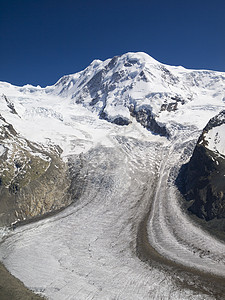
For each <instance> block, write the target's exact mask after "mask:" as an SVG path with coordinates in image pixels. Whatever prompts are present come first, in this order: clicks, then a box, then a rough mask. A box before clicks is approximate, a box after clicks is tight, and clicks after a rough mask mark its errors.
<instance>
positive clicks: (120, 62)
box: [46, 53, 225, 127]
mask: <svg viewBox="0 0 225 300" xmlns="http://www.w3.org/2000/svg"><path fill="white" fill-rule="evenodd" d="M46 92H47V93H53V94H56V95H60V96H62V97H69V98H70V99H71V101H72V102H73V103H78V104H81V105H83V106H84V107H86V108H88V109H89V110H91V111H95V112H97V113H98V114H99V115H100V116H102V114H103V113H104V117H105V118H106V119H108V120H109V121H114V120H115V119H117V118H119V117H120V118H123V119H125V120H127V122H129V121H130V110H131V109H133V108H134V109H135V110H136V111H139V110H141V109H143V108H144V109H148V110H150V111H151V113H152V114H153V115H154V116H155V118H156V119H157V121H158V123H159V124H161V125H162V124H164V125H165V124H167V125H168V123H174V122H176V121H178V122H179V123H181V124H184V125H186V124H190V123H193V121H194V123H195V124H196V125H197V126H198V125H200V126H201V127H202V126H204V124H203V123H202V121H201V120H200V118H199V111H201V113H202V111H203V110H205V111H206V110H208V111H211V112H212V113H213V114H216V113H218V112H219V111H218V110H217V109H218V107H217V106H220V108H219V109H221V106H223V104H224V96H225V75H224V74H223V73H220V72H213V71H195V70H186V69H184V68H182V67H171V66H167V65H164V64H161V63H159V62H157V61H156V60H154V59H153V58H151V57H150V56H148V55H147V54H145V53H127V54H124V55H122V56H118V57H114V58H113V59H108V60H106V61H104V62H100V61H94V62H93V63H92V64H91V65H90V66H89V67H88V68H86V69H85V70H84V71H82V72H80V73H77V74H74V75H69V76H64V77H63V78H61V79H60V80H59V81H58V82H57V83H56V84H55V85H54V86H52V87H48V88H46ZM190 110H191V118H190ZM187 111H188V113H187ZM213 114H212V115H211V116H209V118H210V117H212V116H213ZM174 119H176V121H174Z"/></svg>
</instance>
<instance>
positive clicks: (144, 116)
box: [130, 107, 169, 137]
mask: <svg viewBox="0 0 225 300" xmlns="http://www.w3.org/2000/svg"><path fill="white" fill-rule="evenodd" d="M130 112H131V115H132V116H133V117H135V118H136V120H137V122H139V123H141V125H142V126H144V127H145V128H146V129H148V130H150V131H151V132H153V133H155V134H159V135H163V136H166V137H169V132H168V131H167V129H166V127H165V126H160V125H159V124H158V123H157V122H156V120H155V118H154V116H153V115H152V112H151V111H150V109H147V108H143V109H140V110H138V111H136V110H135V109H134V108H133V107H131V108H130Z"/></svg>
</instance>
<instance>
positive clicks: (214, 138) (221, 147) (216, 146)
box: [205, 124, 225, 155]
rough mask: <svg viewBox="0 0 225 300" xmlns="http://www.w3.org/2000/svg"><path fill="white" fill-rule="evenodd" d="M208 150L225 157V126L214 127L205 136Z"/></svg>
mask: <svg viewBox="0 0 225 300" xmlns="http://www.w3.org/2000/svg"><path fill="white" fill-rule="evenodd" d="M205 139H206V140H207V142H208V144H207V146H206V147H207V148H208V149H209V150H212V151H215V152H217V153H220V154H222V155H225V124H222V125H220V126H218V127H214V128H212V129H211V130H209V132H208V133H207V134H206V135H205Z"/></svg>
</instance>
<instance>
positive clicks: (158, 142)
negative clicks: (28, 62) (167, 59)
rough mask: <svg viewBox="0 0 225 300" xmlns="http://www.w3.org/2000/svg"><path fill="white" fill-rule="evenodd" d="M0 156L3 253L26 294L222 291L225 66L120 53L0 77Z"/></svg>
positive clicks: (192, 295) (57, 297) (195, 295)
mask: <svg viewBox="0 0 225 300" xmlns="http://www.w3.org/2000/svg"><path fill="white" fill-rule="evenodd" d="M0 162H1V165H0V238H1V243H0V260H1V262H2V263H3V264H4V265H5V267H6V268H7V269H8V271H9V272H10V273H11V274H12V275H13V276H15V277H16V278H18V279H19V280H20V281H21V282H22V283H23V284H24V285H25V286H26V287H27V288H29V289H30V290H32V291H33V292H34V293H36V294H39V295H40V296H44V297H46V298H47V299H54V300H61V299H74V300H83V299H85V300H86V299H96V300H101V299H102V300H105V299H109V300H113V299H118V300H119V299H120V300H126V299H127V300H131V299H134V300H138V299H140V300H144V299H151V300H152V299H224V298H225V243H224V241H225V238H224V237H225V222H224V220H225V73H222V72H215V71H206V70H187V69H185V68H183V67H181V66H178V67H174V66H168V65H165V64H162V63H159V62H157V61H156V60H154V59H153V58H152V57H150V56H149V55H147V54H145V53H127V54H124V55H122V56H116V57H114V58H112V59H108V60H106V61H100V60H94V61H93V62H92V63H91V64H90V65H89V66H88V67H87V68H86V69H85V70H83V71H81V72H79V73H76V74H72V75H66V76H64V77H62V78H61V79H59V81H58V82H56V84H54V85H53V86H47V87H45V88H42V87H39V86H37V87H34V86H31V85H25V86H23V87H18V86H13V85H11V84H9V83H6V82H0ZM0 272H2V271H1V270H0ZM1 276H3V275H1ZM1 276H0V277H1ZM11 278H14V277H11ZM14 279H15V278H14ZM14 279H9V280H14ZM0 286H1V289H0V295H1V291H3V292H4V289H5V285H4V284H2V285H1V282H0ZM21 286H22V284H21ZM23 288H24V289H25V287H24V286H23ZM21 289H22V288H21ZM4 293H5V292H4ZM14 297H15V299H21V296H20V298H19V296H18V294H16V293H15V294H14ZM34 297H38V296H37V295H34ZM9 299H12V297H11V298H10V297H9ZM24 299H25V298H24ZM35 299H36V298H35Z"/></svg>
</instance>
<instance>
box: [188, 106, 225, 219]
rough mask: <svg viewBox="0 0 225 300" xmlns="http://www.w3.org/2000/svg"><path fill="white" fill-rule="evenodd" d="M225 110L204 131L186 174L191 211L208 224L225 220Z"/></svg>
mask: <svg viewBox="0 0 225 300" xmlns="http://www.w3.org/2000/svg"><path fill="white" fill-rule="evenodd" d="M224 127H225V111H222V112H221V113H220V114H219V115H217V116H216V117H214V118H212V119H211V120H210V121H209V123H208V124H207V125H206V127H205V128H204V130H203V132H202V134H201V136H200V138H199V140H198V142H197V145H196V147H195V149H194V152H193V155H192V157H191V159H190V161H189V163H188V164H187V168H186V172H185V187H184V193H185V196H186V199H187V200H188V201H191V202H190V203H191V204H190V207H189V210H190V211H191V212H192V213H194V214H196V215H197V216H198V217H199V218H202V219H205V220H206V221H209V220H213V219H222V218H225V153H224V144H225V130H224V129H225V128H224Z"/></svg>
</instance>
